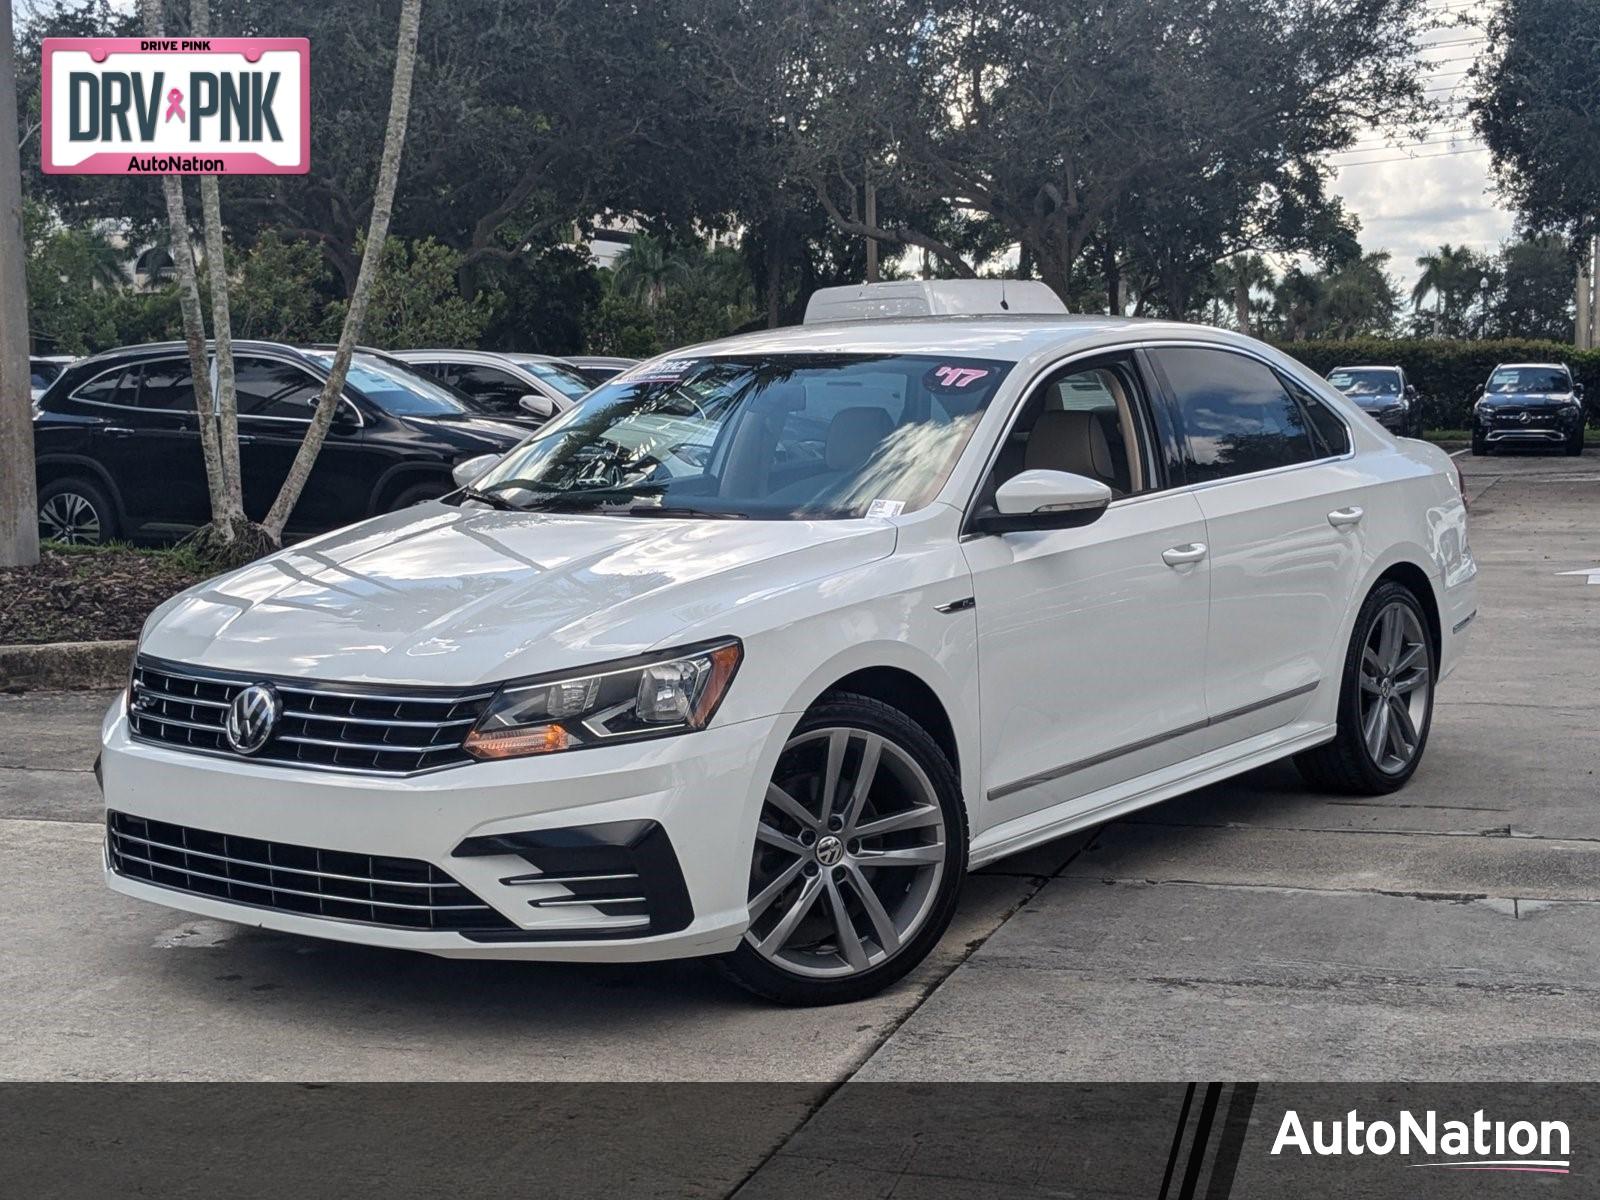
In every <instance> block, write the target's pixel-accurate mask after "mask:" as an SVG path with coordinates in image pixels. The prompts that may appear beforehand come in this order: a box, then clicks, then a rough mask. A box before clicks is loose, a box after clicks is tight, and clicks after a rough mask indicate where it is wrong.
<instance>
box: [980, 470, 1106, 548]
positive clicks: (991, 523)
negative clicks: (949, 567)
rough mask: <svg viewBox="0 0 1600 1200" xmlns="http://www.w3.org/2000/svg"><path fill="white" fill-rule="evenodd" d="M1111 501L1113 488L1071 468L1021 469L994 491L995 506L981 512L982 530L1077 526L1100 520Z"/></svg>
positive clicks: (1012, 530)
mask: <svg viewBox="0 0 1600 1200" xmlns="http://www.w3.org/2000/svg"><path fill="white" fill-rule="evenodd" d="M1110 503H1111V489H1110V488H1108V487H1107V486H1106V485H1105V484H1103V483H1101V482H1100V481H1099V480H1098V479H1090V478H1089V477H1088V476H1086V475H1074V474H1072V473H1070V472H1068V471H1020V472H1018V473H1017V474H1015V475H1013V476H1012V477H1011V478H1010V479H1008V480H1006V481H1005V482H1004V483H1002V484H1001V485H1000V487H999V489H998V490H997V491H996V492H995V494H994V508H992V509H990V510H989V511H987V512H981V513H979V514H978V515H977V516H976V517H975V518H974V519H973V527H974V528H976V529H977V530H978V531H979V532H981V533H1016V532H1019V531H1021V530H1026V529H1074V528H1077V527H1078V526H1080V525H1088V524H1091V523H1092V522H1094V521H1096V520H1098V519H1099V517H1100V514H1101V513H1103V512H1105V510H1106V505H1108V504H1110Z"/></svg>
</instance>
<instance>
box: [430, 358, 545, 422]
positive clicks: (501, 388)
mask: <svg viewBox="0 0 1600 1200" xmlns="http://www.w3.org/2000/svg"><path fill="white" fill-rule="evenodd" d="M448 382H450V383H453V384H455V386H456V387H458V388H460V389H461V390H462V391H463V392H465V393H466V394H467V395H469V396H471V397H472V398H473V399H474V400H476V401H477V402H478V403H479V404H481V405H482V406H483V407H484V408H487V409H489V410H491V411H492V412H497V413H520V412H521V411H522V410H521V409H519V408H518V407H517V401H518V400H521V399H522V397H524V396H526V395H529V394H530V393H532V392H533V390H534V389H533V387H532V386H531V385H529V384H527V383H524V382H523V381H522V380H520V379H518V378H516V377H515V376H514V375H510V374H508V373H507V372H505V371H497V370H495V369H494V368H493V367H474V366H460V367H457V368H456V374H455V378H453V379H450V380H448Z"/></svg>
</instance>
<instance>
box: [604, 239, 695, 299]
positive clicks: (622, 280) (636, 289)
mask: <svg viewBox="0 0 1600 1200" xmlns="http://www.w3.org/2000/svg"><path fill="white" fill-rule="evenodd" d="M615 271H616V274H615V275H613V276H612V286H613V287H615V288H616V289H617V291H618V292H619V293H621V294H622V295H624V296H629V297H632V298H633V299H635V300H640V301H643V303H644V306H645V307H646V308H654V307H655V306H656V305H657V304H659V303H660V302H661V299H662V297H664V296H665V295H666V294H667V288H668V285H670V284H678V283H682V282H683V281H684V280H685V279H686V278H687V277H688V275H689V264H688V263H686V262H685V261H684V260H683V258H682V257H680V256H679V255H677V254H675V253H674V252H673V251H671V250H669V249H668V248H667V246H666V245H665V243H663V242H661V241H659V240H658V239H656V238H653V237H651V236H650V235H649V234H647V233H641V234H639V235H638V236H637V237H635V238H634V239H633V241H632V242H630V243H629V244H628V248H627V249H626V250H624V251H623V252H622V254H621V256H620V257H618V259H617V265H616V267H615Z"/></svg>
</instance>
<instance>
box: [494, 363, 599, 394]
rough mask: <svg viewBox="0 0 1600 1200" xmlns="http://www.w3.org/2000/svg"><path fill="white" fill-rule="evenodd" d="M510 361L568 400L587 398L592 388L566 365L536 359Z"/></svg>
mask: <svg viewBox="0 0 1600 1200" xmlns="http://www.w3.org/2000/svg"><path fill="white" fill-rule="evenodd" d="M512 361H513V362H515V363H516V364H517V366H519V367H521V368H522V369H523V370H524V371H526V372H527V373H528V374H529V375H532V376H533V377H534V378H535V379H537V380H539V381H541V382H542V383H548V384H549V385H550V386H551V387H553V388H555V389H556V391H558V392H560V393H561V394H562V395H563V396H565V397H566V398H567V399H568V400H577V399H580V398H582V397H584V396H587V395H588V394H589V393H590V391H592V390H593V388H594V385H593V384H592V383H590V382H589V381H588V380H587V379H585V378H584V377H583V376H582V375H579V374H578V373H577V372H576V371H575V370H573V369H572V368H571V367H569V366H567V364H566V363H554V362H542V361H540V360H539V359H536V358H517V359H512Z"/></svg>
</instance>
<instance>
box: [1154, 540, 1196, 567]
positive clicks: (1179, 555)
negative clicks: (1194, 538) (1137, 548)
mask: <svg viewBox="0 0 1600 1200" xmlns="http://www.w3.org/2000/svg"><path fill="white" fill-rule="evenodd" d="M1205 556H1206V544H1205V543H1204V542H1190V543H1189V544H1188V545H1187V546H1174V547H1172V549H1170V550H1163V551H1162V552H1161V561H1162V562H1164V563H1166V564H1167V566H1169V567H1181V566H1183V565H1185V564H1186V563H1197V562H1199V561H1200V560H1201V559H1202V558H1204V557H1205Z"/></svg>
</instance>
